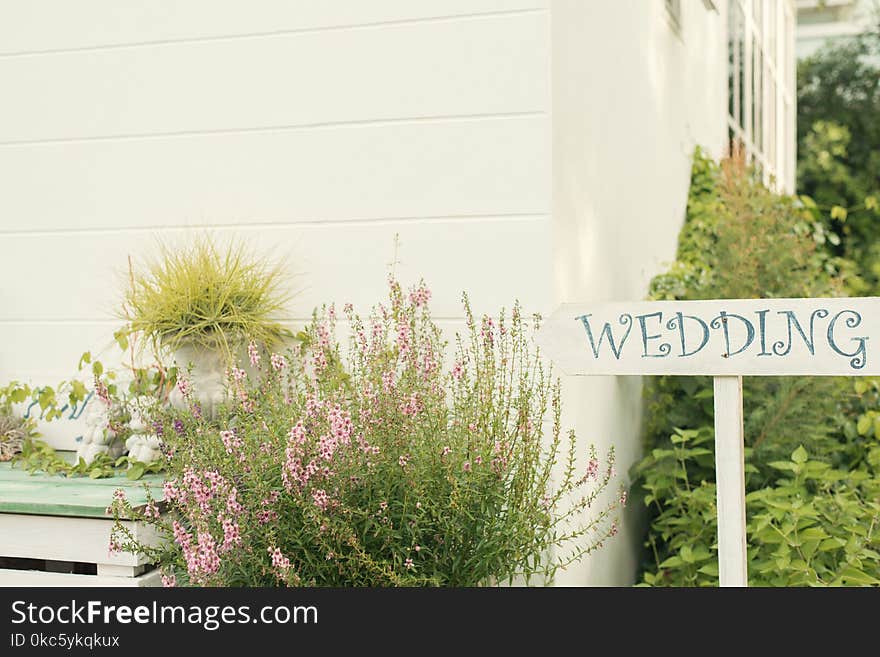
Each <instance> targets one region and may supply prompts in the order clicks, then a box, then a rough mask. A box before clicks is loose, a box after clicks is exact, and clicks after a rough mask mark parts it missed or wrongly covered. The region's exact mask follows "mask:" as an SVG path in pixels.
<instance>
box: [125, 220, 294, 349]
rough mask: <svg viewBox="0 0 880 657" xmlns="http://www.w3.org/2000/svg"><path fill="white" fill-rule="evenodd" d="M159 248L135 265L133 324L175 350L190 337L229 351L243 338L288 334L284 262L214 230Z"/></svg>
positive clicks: (128, 310)
mask: <svg viewBox="0 0 880 657" xmlns="http://www.w3.org/2000/svg"><path fill="white" fill-rule="evenodd" d="M159 248H160V253H159V257H157V258H156V259H154V260H152V261H150V262H148V263H147V264H146V266H144V267H142V268H141V269H133V270H132V272H131V280H130V285H129V287H128V290H127V292H126V294H125V298H124V303H123V309H124V310H123V316H124V318H125V319H126V321H127V322H128V330H129V332H131V333H140V334H143V335H144V336H146V337H147V338H148V339H150V340H151V341H152V342H153V343H154V345H155V346H163V347H167V348H168V349H171V350H174V349H177V348H178V347H180V346H182V345H192V346H194V347H195V348H197V349H198V348H201V349H220V350H222V351H223V352H224V353H225V354H226V355H227V356H231V355H232V354H233V351H234V350H236V349H237V348H238V347H239V346H240V345H241V344H242V343H243V342H246V341H249V340H255V341H257V342H260V343H264V344H266V345H271V344H273V343H275V342H278V341H279V339H281V338H282V337H285V336H289V335H290V333H289V331H287V330H286V329H285V328H284V327H282V326H281V324H279V323H278V321H277V319H278V317H280V316H281V315H283V311H284V309H285V307H286V305H287V303H288V301H289V300H290V292H288V288H287V286H286V285H285V283H286V278H287V276H286V272H285V270H284V267H283V265H282V264H281V263H276V262H272V261H270V260H269V259H268V258H264V257H258V256H257V255H256V254H255V253H254V251H253V250H252V249H250V248H249V247H248V246H247V245H246V244H245V243H244V242H242V241H239V240H235V239H232V240H230V241H229V242H228V243H225V244H218V243H217V241H215V239H213V238H212V237H210V236H209V235H201V236H197V237H195V238H193V239H192V240H191V241H190V242H188V243H187V244H185V245H184V246H182V247H171V246H169V245H168V244H164V243H161V244H160V245H159Z"/></svg>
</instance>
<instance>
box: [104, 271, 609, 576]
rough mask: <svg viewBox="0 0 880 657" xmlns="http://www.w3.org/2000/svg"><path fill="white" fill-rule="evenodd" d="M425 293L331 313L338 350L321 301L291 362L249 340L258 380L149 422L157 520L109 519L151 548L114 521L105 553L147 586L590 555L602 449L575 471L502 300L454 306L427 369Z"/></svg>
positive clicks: (520, 571) (534, 360) (601, 510)
mask: <svg viewBox="0 0 880 657" xmlns="http://www.w3.org/2000/svg"><path fill="white" fill-rule="evenodd" d="M429 296H430V293H429V291H428V290H427V289H426V288H424V287H423V286H418V287H416V288H414V289H412V290H411V291H410V292H409V293H408V294H406V293H404V291H403V290H401V288H400V286H399V285H398V284H397V283H396V282H393V281H392V283H391V289H390V297H389V302H388V304H386V305H380V306H379V307H378V308H376V309H375V310H374V312H373V313H372V315H371V316H370V317H369V318H367V319H362V318H361V317H359V316H358V315H356V314H354V312H353V311H352V309H351V307H350V306H347V307H346V309H345V315H346V319H347V320H348V322H349V326H350V327H351V341H350V348H349V351H348V354H347V355H345V354H343V352H342V350H341V348H340V346H339V344H338V343H337V342H336V340H335V337H334V333H335V322H336V312H335V309H334V308H333V307H332V306H331V307H330V308H325V309H324V310H323V311H322V312H321V313H320V314H316V316H315V318H314V320H313V322H312V323H311V325H310V326H309V327H308V328H307V329H306V330H305V331H304V332H303V333H302V334H300V336H299V337H300V338H301V340H302V348H301V349H298V350H296V351H288V352H287V354H286V355H284V356H282V355H281V354H277V353H272V354H270V353H268V352H264V353H262V354H261V352H260V351H259V350H258V349H257V347H256V345H255V344H253V343H252V344H251V345H250V347H249V356H250V365H251V367H252V368H254V369H255V370H258V372H257V374H256V375H255V376H253V377H252V376H251V375H249V374H248V373H247V372H245V371H244V370H243V369H239V368H232V369H231V370H230V372H229V380H228V387H229V400H228V401H227V402H226V403H225V404H223V405H222V406H221V408H220V411H219V413H218V414H217V416H216V419H215V420H213V421H212V420H209V419H207V418H206V417H205V415H204V414H202V413H200V412H199V411H198V409H197V408H196V407H195V404H192V403H191V404H190V407H189V408H188V409H187V410H174V409H168V408H160V409H157V411H156V412H155V414H154V416H153V418H152V419H153V420H154V421H155V422H157V423H158V424H160V425H161V427H162V434H163V441H164V442H165V445H166V449H167V451H168V454H169V462H168V471H169V476H168V482H167V484H166V487H165V498H166V501H167V503H168V505H169V507H170V514H169V515H168V516H167V517H166V516H163V517H159V515H158V513H157V510H156V507H155V506H154V505H152V504H151V505H148V506H147V508H146V509H145V510H141V511H136V510H132V509H131V508H130V506H128V505H127V504H126V503H125V501H124V500H122V499H119V500H117V501H116V502H115V503H114V510H115V512H116V515H117V518H120V517H134V518H138V519H141V520H143V521H145V522H149V523H152V524H154V525H155V526H157V528H158V530H159V531H160V532H161V533H162V535H164V536H166V537H167V538H168V541H167V543H166V544H165V546H164V547H161V548H159V549H154V548H149V547H147V546H143V545H139V544H138V543H137V542H136V541H135V540H133V539H134V537H132V536H131V535H130V534H129V533H127V532H126V529H125V526H123V525H122V524H118V523H117V525H116V527H115V530H114V539H113V548H114V549H126V550H132V551H140V552H143V553H144V554H146V555H148V556H149V557H150V558H151V559H154V560H157V561H158V562H159V563H160V564H161V566H162V567H163V569H164V570H165V577H166V579H165V583H166V584H172V583H177V584H181V585H183V584H191V585H226V586H231V585H252V586H277V585H300V584H307V585H318V586H424V585H443V586H473V585H481V584H487V583H495V582H501V581H511V580H514V579H516V578H519V577H524V578H525V579H526V581H528V580H529V578H530V577H535V576H537V577H538V578H539V579H541V580H546V579H550V578H552V576H553V574H554V572H555V571H556V570H557V569H558V568H560V567H563V566H565V565H566V564H568V563H571V562H572V561H575V560H577V559H580V558H581V557H582V556H583V555H585V554H587V553H589V552H591V551H592V550H594V549H596V548H598V547H599V546H601V545H602V544H603V542H604V541H606V540H607V539H608V538H609V537H610V536H612V535H614V534H615V533H616V531H617V524H616V523H617V521H616V519H615V518H614V511H615V509H616V507H617V506H619V505H620V504H621V503H623V501H624V496H623V494H622V493H621V494H620V496H619V498H618V499H616V500H614V501H613V502H612V503H611V504H610V505H604V504H602V503H600V502H599V501H598V495H599V494H600V493H601V492H602V491H603V490H604V489H605V488H606V487H607V486H608V484H609V482H610V481H611V479H612V477H613V470H612V462H613V452H612V453H611V454H610V455H609V459H608V461H607V462H606V463H604V464H602V465H600V463H599V460H598V458H597V455H596V454H595V452H594V451H593V452H591V453H589V454H587V455H586V461H587V462H586V468H585V469H583V466H582V465H579V462H580V459H579V458H578V457H579V455H578V454H577V452H576V441H575V436H574V434H573V433H570V434H568V436H565V435H564V434H563V432H562V428H561V425H560V412H561V407H560V389H559V384H558V382H555V383H554V381H553V379H552V378H551V377H550V374H549V372H545V370H544V369H543V365H542V361H541V359H540V358H539V357H538V355H537V353H535V352H534V351H533V350H532V348H531V346H530V344H531V343H530V340H529V333H530V330H529V322H528V321H527V320H526V319H525V318H523V317H522V315H521V312H520V309H519V307H518V306H516V307H514V309H513V312H512V314H511V315H509V316H508V315H505V314H504V313H502V314H501V317H500V319H497V320H493V319H492V318H489V317H483V318H482V319H476V318H475V317H474V316H473V315H472V314H471V311H470V307H469V306H468V305H467V300H466V299H465V311H466V318H467V324H468V331H467V332H466V333H465V334H464V335H461V336H458V337H457V340H456V350H455V353H454V355H453V356H452V358H451V359H450V361H451V362H449V365H451V367H449V369H444V367H443V363H444V362H445V360H446V359H445V353H444V352H445V346H446V345H445V343H444V342H443V341H442V339H441V336H440V331H439V329H438V327H437V325H436V324H435V323H434V322H433V320H432V319H431V316H430V314H429V312H428V307H427V304H428V299H429ZM178 385H179V386H181V387H182V389H183V393H184V396H185V397H186V398H187V399H189V400H192V399H193V398H194V397H193V395H194V391H193V390H192V386H191V384H190V383H189V382H187V381H186V379H185V378H184V379H180V380H179V381H178ZM545 432H547V434H549V435H545ZM554 480H555V482H556V483H554ZM584 513H587V514H588V515H589V517H588V518H587V519H586V520H584V518H585V517H586V516H584Z"/></svg>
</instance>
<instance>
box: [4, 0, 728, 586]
mask: <svg viewBox="0 0 880 657" xmlns="http://www.w3.org/2000/svg"><path fill="white" fill-rule="evenodd" d="M717 4H719V5H721V7H720V9H721V14H720V15H719V14H715V13H713V12H710V11H707V10H706V9H705V8H704V6H703V3H701V2H696V1H689V2H683V3H682V5H684V12H685V14H684V17H683V26H682V32H681V35H677V34H676V33H674V32H673V30H672V29H671V27H670V24H669V23H668V22H667V20H666V18H665V14H664V11H665V10H664V9H663V3H660V2H656V3H654V2H652V3H647V2H645V1H644V0H590V1H589V2H587V1H585V0H418V1H414V0H373V1H371V2H369V3H367V2H362V1H360V0H333V1H332V2H308V1H306V0H299V1H282V0H271V1H270V0H264V1H263V2H257V3H250V2H249V3H245V2H241V1H235V2H233V1H225V2H217V1H209V0H188V1H186V2H176V1H175V2H172V0H157V1H154V2H150V3H143V2H136V1H135V0H80V1H79V2H77V3H69V2H64V1H63V0H56V1H53V0H31V1H30V2H28V3H13V2H2V1H0V89H2V93H3V98H2V102H0V181H2V182H0V185H2V193H0V381H6V380H8V379H10V378H19V379H27V380H31V381H32V382H36V383H54V382H55V381H56V380H57V379H60V378H64V377H66V376H70V375H71V374H73V369H74V367H75V364H76V362H77V360H78V358H79V355H80V353H81V352H82V351H84V350H86V349H91V350H92V351H93V352H99V351H101V350H102V349H104V350H106V353H107V354H113V348H112V347H111V346H110V342H111V334H112V331H113V329H114V328H115V327H117V326H118V324H119V322H118V321H117V320H115V319H114V317H113V313H114V308H115V307H116V305H117V301H118V291H119V290H120V289H121V286H122V285H123V284H124V277H125V271H126V267H127V258H128V256H129V255H130V254H131V255H133V256H135V257H142V256H143V255H146V254H148V253H149V252H150V251H151V249H152V247H153V244H154V241H155V240H154V238H155V236H162V237H164V238H166V239H169V238H170V239H176V238H179V237H181V236H182V235H184V234H185V232H186V231H187V230H188V229H191V228H204V227H209V228H211V229H213V230H216V231H218V232H220V233H223V234H226V233H228V232H236V233H240V234H244V235H246V236H249V237H250V238H252V239H253V240H254V241H255V242H256V243H257V244H258V245H262V246H265V247H267V248H270V247H273V248H274V249H275V252H276V253H278V254H280V255H287V256H289V257H290V262H291V264H292V266H293V269H295V270H296V271H297V273H298V274H299V276H298V277H297V279H296V280H295V282H294V286H295V287H296V288H298V289H299V290H300V294H299V295H298V296H297V298H296V301H295V304H294V307H293V309H292V316H291V317H290V318H289V319H290V321H292V322H297V321H301V320H304V319H306V318H307V317H308V316H309V315H310V313H311V309H312V308H313V307H314V306H315V305H316V304H319V303H321V302H324V301H330V300H336V301H339V302H344V301H352V302H354V303H355V304H356V305H359V306H361V307H367V306H369V305H370V304H372V303H374V302H375V301H377V300H379V299H380V298H381V297H382V295H383V294H384V285H385V275H386V272H387V269H388V263H389V262H390V261H391V260H392V259H393V257H394V256H393V253H394V235H395V234H399V236H400V248H399V251H398V255H397V260H398V263H399V264H398V265H397V274H398V275H399V277H400V278H401V279H403V280H413V279H417V278H418V277H421V276H424V277H425V278H426V279H427V281H428V282H429V283H430V284H431V285H432V287H433V290H434V313H435V315H436V316H437V317H439V318H440V319H441V320H442V321H443V325H444V326H447V327H449V328H450V329H451V328H454V327H455V326H456V324H457V319H458V318H459V316H460V309H459V295H460V292H461V291H462V290H465V289H466V290H468V292H469V293H470V295H471V299H472V302H473V305H474V306H475V308H476V309H478V310H479V311H492V310H496V309H498V308H499V307H501V306H508V307H509V306H510V304H511V303H512V301H513V299H515V298H519V299H520V300H521V301H522V302H523V304H524V306H525V307H526V308H527V309H529V310H536V311H540V312H543V313H548V312H550V311H552V310H553V309H554V308H555V306H556V305H557V304H558V303H560V302H562V301H585V300H587V301H588V300H598V299H621V300H624V299H639V298H642V297H643V296H644V294H645V290H646V284H647V281H648V280H649V278H650V276H651V275H652V274H653V273H655V272H656V271H657V269H658V267H659V266H660V264H661V263H662V262H663V261H664V260H668V259H670V258H671V257H672V254H673V251H674V244H675V238H676V234H677V231H678V227H679V225H680V222H681V219H682V217H683V212H684V203H685V198H686V193H687V185H688V173H689V158H690V154H691V152H692V150H693V147H694V145H695V144H697V143H701V144H704V145H707V146H709V147H710V148H712V149H715V151H716V152H717V151H718V150H719V149H720V146H721V144H722V142H723V140H724V117H725V102H726V101H725V98H724V94H725V84H726V81H725V73H724V71H725V68H724V38H723V35H724V31H723V20H722V18H721V16H724V15H725V13H726V12H725V11H724V9H725V7H724V6H723V5H724V4H725V3H723V2H719V3H717ZM551 118H552V121H551ZM565 383H566V396H567V402H568V409H569V413H568V417H567V419H568V420H570V421H571V422H572V423H573V424H574V425H575V426H576V428H577V429H578V431H579V434H580V435H581V438H582V440H584V441H585V443H586V442H587V441H591V440H592V441H596V442H598V443H600V444H607V443H609V442H614V444H615V445H617V447H618V450H619V456H620V464H621V467H620V470H622V471H625V470H626V467H627V465H628V463H630V462H632V460H633V459H634V458H635V457H636V455H637V453H638V449H639V439H638V425H639V413H640V410H639V394H640V388H639V382H638V381H636V380H623V379H621V380H619V381H617V382H614V381H609V380H592V381H566V382H565ZM71 434H72V432H71V430H70V429H69V428H64V427H61V426H55V427H54V428H53V429H52V432H51V434H50V436H51V438H52V439H53V440H54V441H55V443H56V444H58V445H67V446H70V437H71ZM632 540H633V534H631V533H626V532H625V535H624V536H623V537H621V538H620V539H619V540H617V541H616V542H615V543H614V545H612V546H609V547H608V549H606V550H605V551H603V552H602V553H600V554H599V555H598V556H597V557H595V558H593V559H591V560H590V561H589V562H586V563H585V564H584V565H582V566H581V567H578V568H575V569H572V570H571V571H570V572H569V573H567V574H566V575H564V576H563V577H561V578H560V582H561V583H565V584H585V583H617V584H625V583H628V582H629V581H631V579H632V576H633V572H634V559H635V557H634V554H635V551H634V550H633V549H632V547H631V546H629V545H628V542H632Z"/></svg>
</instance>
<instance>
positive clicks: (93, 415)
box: [76, 397, 123, 463]
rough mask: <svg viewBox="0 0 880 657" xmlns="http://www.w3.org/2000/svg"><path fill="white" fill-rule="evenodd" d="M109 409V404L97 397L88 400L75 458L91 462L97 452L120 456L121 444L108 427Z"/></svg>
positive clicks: (111, 456) (114, 456)
mask: <svg viewBox="0 0 880 657" xmlns="http://www.w3.org/2000/svg"><path fill="white" fill-rule="evenodd" d="M110 410H111V409H110V406H108V405H107V404H106V403H105V402H104V401H103V400H102V399H99V398H98V397H93V398H92V399H91V400H90V401H89V403H88V406H87V407H86V411H85V415H86V417H85V423H86V428H85V431H84V432H83V437H82V442H81V443H80V445H79V447H78V448H77V450H76V458H77V459H83V460H84V461H85V462H86V463H91V462H92V461H94V460H95V458H96V457H97V456H98V454H107V455H108V456H109V457H110V458H113V459H115V458H118V457H120V456H122V451H123V447H122V444H121V442H120V441H118V440H117V439H116V432H115V431H113V429H111V428H110Z"/></svg>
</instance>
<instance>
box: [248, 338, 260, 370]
mask: <svg viewBox="0 0 880 657" xmlns="http://www.w3.org/2000/svg"><path fill="white" fill-rule="evenodd" d="M248 358H249V359H250V361H251V365H252V366H253V367H259V366H260V351H259V349H257V343H256V342H251V343H250V344H249V345H248Z"/></svg>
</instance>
